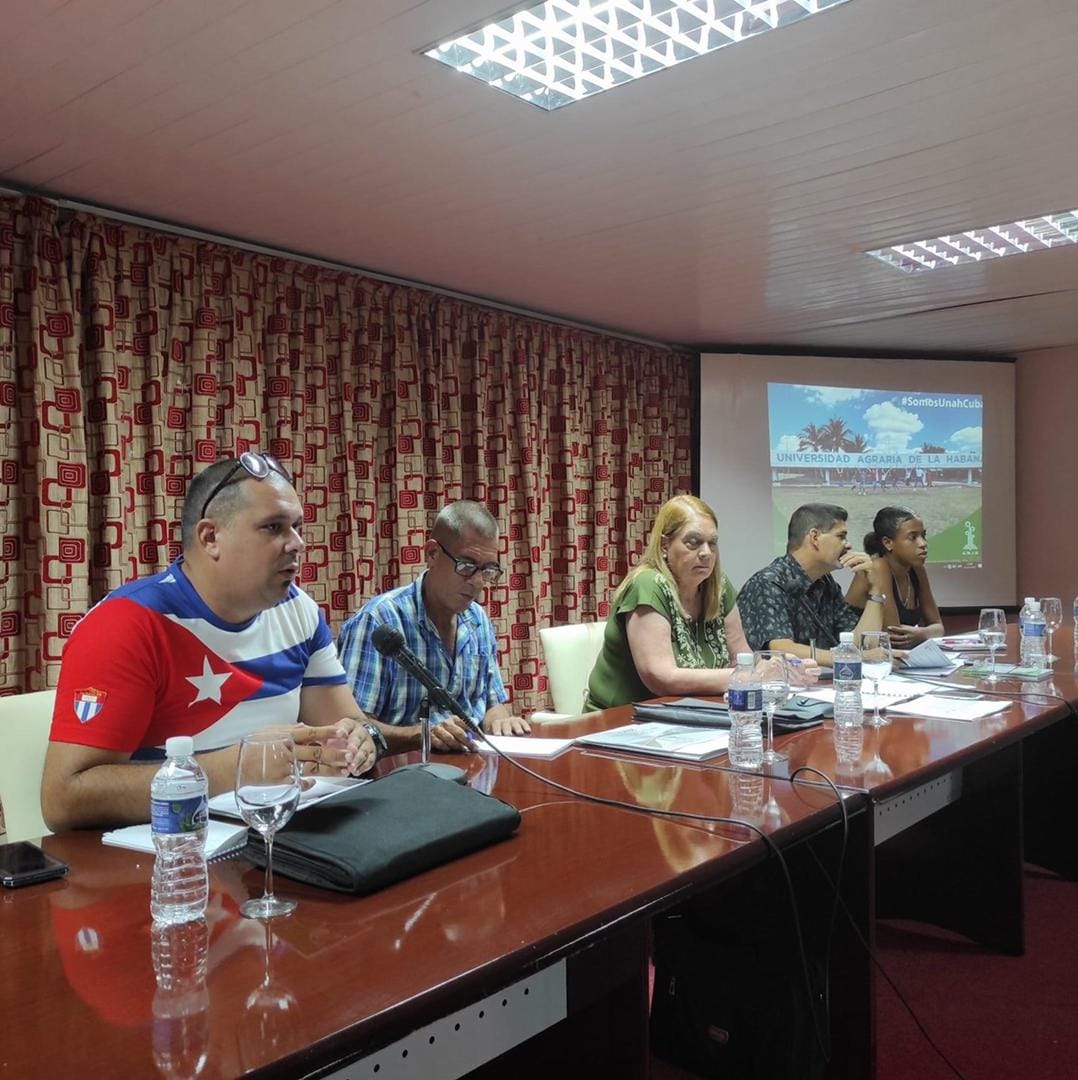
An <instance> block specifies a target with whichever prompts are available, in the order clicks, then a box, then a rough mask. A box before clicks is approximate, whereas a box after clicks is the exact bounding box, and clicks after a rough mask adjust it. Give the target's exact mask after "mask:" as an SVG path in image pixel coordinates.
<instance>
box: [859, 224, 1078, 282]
mask: <svg viewBox="0 0 1078 1080" xmlns="http://www.w3.org/2000/svg"><path fill="white" fill-rule="evenodd" d="M1064 244H1078V210H1064V211H1061V212H1060V213H1058V214H1045V215H1044V216H1043V217H1035V218H1026V219H1025V220H1024V221H1012V222H1011V223H1010V224H1009V225H989V226H988V227H987V228H985V229H970V230H969V232H964V233H954V234H952V235H950V236H937V237H936V238H935V239H934V240H914V241H912V242H911V243H908V244H895V246H894V247H888V248H879V249H877V250H876V251H868V252H866V253H865V254H866V255H872V256H873V257H874V258H877V259H879V260H880V261H881V262H885V263H887V264H888V265H889V266H894V267H897V268H898V269H899V270H901V271H903V273H906V274H919V273H921V272H922V271H925V270H943V269H945V268H946V267H948V266H960V265H961V264H962V263H972V262H984V261H985V260H986V259H1002V258H1005V257H1006V256H1008V255H1028V254H1029V253H1030V252H1033V251H1045V250H1047V249H1048V248H1054V247H1062V246H1063V245H1064Z"/></svg>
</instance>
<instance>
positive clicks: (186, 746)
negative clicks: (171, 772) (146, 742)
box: [165, 735, 195, 758]
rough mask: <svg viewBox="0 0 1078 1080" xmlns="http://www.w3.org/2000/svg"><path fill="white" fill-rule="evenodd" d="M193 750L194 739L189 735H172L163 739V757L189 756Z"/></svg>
mask: <svg viewBox="0 0 1078 1080" xmlns="http://www.w3.org/2000/svg"><path fill="white" fill-rule="evenodd" d="M194 751H195V740H194V739H192V738H191V736H190V735H173V736H172V738H171V739H166V740H165V757H170V758H178V757H190V756H191V755H192V754H193V753H194Z"/></svg>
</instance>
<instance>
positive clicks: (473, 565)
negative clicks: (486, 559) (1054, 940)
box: [434, 540, 503, 585]
mask: <svg viewBox="0 0 1078 1080" xmlns="http://www.w3.org/2000/svg"><path fill="white" fill-rule="evenodd" d="M434 542H435V543H436V544H437V545H438V546H439V547H440V548H441V549H442V551H444V552H445V554H446V555H447V556H448V557H449V558H450V559H452V560H453V569H454V570H456V572H457V573H458V574H460V576H461V577H464V578H471V577H475V575H476V574H478V575H479V576H480V577H481V578H482V579H483V580H484V581H485V582H486V583H487V584H488V585H493V584H494V583H495V582H496V581H497V580H498V579H499V578H500V577H501V576H502V572H503V571H502V568H501V567H500V566H499V565H498V564H497V563H486V564H484V565H483V566H480V565H479V564H478V563H477V562H475V561H474V560H472V559H458V558H457V557H456V555H454V554H453V553H452V552H451V551H449V550H447V549H446V546H445V544H443V543H442V542H441V540H435V541H434Z"/></svg>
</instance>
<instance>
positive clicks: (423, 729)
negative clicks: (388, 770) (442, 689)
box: [393, 694, 468, 784]
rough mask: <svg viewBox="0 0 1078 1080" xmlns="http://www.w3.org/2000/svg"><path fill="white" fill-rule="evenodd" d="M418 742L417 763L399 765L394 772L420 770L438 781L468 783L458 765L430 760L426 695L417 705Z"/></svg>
mask: <svg viewBox="0 0 1078 1080" xmlns="http://www.w3.org/2000/svg"><path fill="white" fill-rule="evenodd" d="M458 707H459V706H458ZM419 740H420V741H419V747H420V749H419V761H414V762H412V763H411V764H409V765H401V766H400V767H399V768H397V769H394V770H393V771H394V772H400V770H401V769H422V771H423V772H425V773H430V774H431V776H437V777H438V779H439V780H452V781H453V782H454V783H455V784H467V783H468V774H467V773H466V772H465V771H464V770H463V769H462V768H460V766H459V765H445V764H443V763H442V762H440V761H431V759H430V698H429V697H427V695H426V694H424V695H423V700H422V701H421V702H420V704H419Z"/></svg>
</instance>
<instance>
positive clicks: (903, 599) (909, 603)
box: [895, 570, 914, 611]
mask: <svg viewBox="0 0 1078 1080" xmlns="http://www.w3.org/2000/svg"><path fill="white" fill-rule="evenodd" d="M895 592H897V593H898V599H899V602H900V603H901V604H902V606H903V607H904V608H905V609H906V610H907V611H912V610H913V600H914V596H913V578H912V577H911V576H910V572H909V570H907V571H906V595H905V596H903V595H902V588H901V586H899V584H898V581H897V580H896V581H895Z"/></svg>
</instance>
